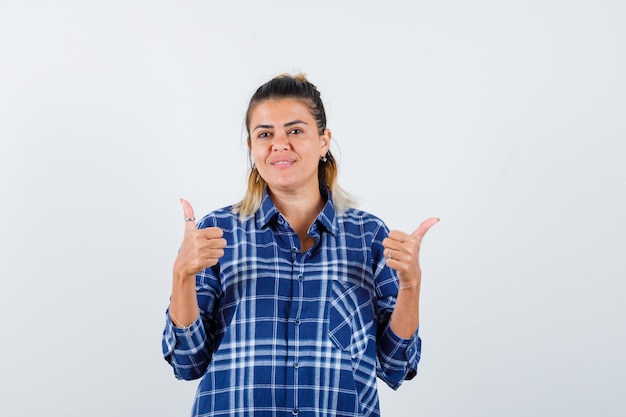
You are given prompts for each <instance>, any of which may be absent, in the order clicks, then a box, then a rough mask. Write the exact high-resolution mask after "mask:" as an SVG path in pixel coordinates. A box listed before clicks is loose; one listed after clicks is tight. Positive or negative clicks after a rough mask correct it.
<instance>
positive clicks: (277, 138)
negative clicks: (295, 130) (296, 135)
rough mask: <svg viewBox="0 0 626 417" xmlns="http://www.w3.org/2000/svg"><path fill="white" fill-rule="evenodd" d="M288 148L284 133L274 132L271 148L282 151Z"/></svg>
mask: <svg viewBox="0 0 626 417" xmlns="http://www.w3.org/2000/svg"><path fill="white" fill-rule="evenodd" d="M286 149H289V140H288V139H287V135H285V134H284V133H276V134H275V135H274V141H273V142H272V150H274V151H284V150H286Z"/></svg>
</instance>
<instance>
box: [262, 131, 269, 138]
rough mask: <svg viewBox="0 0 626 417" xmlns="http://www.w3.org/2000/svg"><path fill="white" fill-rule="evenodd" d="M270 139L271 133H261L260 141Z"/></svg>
mask: <svg viewBox="0 0 626 417" xmlns="http://www.w3.org/2000/svg"><path fill="white" fill-rule="evenodd" d="M269 137H270V133H269V132H261V133H259V139H265V138H269Z"/></svg>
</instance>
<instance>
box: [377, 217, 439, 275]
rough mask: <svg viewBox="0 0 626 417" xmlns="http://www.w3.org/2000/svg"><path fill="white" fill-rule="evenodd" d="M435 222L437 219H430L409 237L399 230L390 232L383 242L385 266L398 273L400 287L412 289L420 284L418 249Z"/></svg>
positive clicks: (420, 273) (420, 271) (420, 272)
mask: <svg viewBox="0 0 626 417" xmlns="http://www.w3.org/2000/svg"><path fill="white" fill-rule="evenodd" d="M437 222H439V218H438V217H430V218H428V219H426V220H424V221H423V222H422V223H421V224H420V225H419V227H418V228H417V229H415V231H414V232H413V233H411V234H410V235H409V234H407V233H404V232H401V231H399V230H392V231H391V232H389V236H388V237H386V238H385V239H384V240H383V246H384V248H385V252H384V253H385V258H386V259H387V265H388V266H389V267H390V268H393V269H395V270H396V271H398V278H399V279H400V285H401V286H405V287H412V286H415V285H417V284H419V283H420V281H421V279H422V270H421V268H420V261H419V254H420V247H421V245H422V240H423V239H424V235H425V234H426V232H428V230H429V229H430V228H431V227H433V226H434V225H435V224H436V223H437Z"/></svg>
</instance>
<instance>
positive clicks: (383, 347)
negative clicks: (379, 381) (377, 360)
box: [379, 325, 422, 389]
mask: <svg viewBox="0 0 626 417" xmlns="http://www.w3.org/2000/svg"><path fill="white" fill-rule="evenodd" d="M379 351H380V355H381V356H382V357H381V359H382V360H381V362H382V363H384V366H383V372H384V373H385V374H386V375H387V376H388V377H389V385H390V386H391V387H392V388H394V389H396V388H398V387H399V386H400V384H401V383H402V381H403V380H406V379H412V378H413V377H414V376H415V375H416V373H417V364H418V363H419V360H420V356H421V351H422V340H421V339H420V337H419V328H418V329H417V330H416V331H415V333H414V334H413V336H412V337H410V338H408V339H406V338H403V337H400V336H398V335H397V334H395V333H394V332H393V330H391V326H389V325H388V326H387V328H386V329H385V331H384V332H383V334H382V337H381V339H380V350H379ZM392 381H395V382H392Z"/></svg>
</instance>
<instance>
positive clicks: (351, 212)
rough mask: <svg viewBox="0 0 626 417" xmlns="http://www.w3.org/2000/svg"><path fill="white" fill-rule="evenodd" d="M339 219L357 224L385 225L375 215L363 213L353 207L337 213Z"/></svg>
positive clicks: (363, 211) (367, 212)
mask: <svg viewBox="0 0 626 417" xmlns="http://www.w3.org/2000/svg"><path fill="white" fill-rule="evenodd" d="M337 214H338V217H339V218H340V219H343V221H346V222H353V223H359V224H369V223H371V224H375V225H382V226H384V225H385V222H384V221H383V220H382V219H381V218H380V217H378V216H377V215H375V214H373V213H370V212H369V211H365V210H362V209H358V208H355V207H349V208H347V209H346V210H344V211H343V212H341V213H337Z"/></svg>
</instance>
